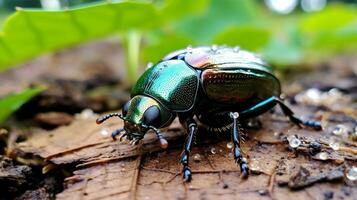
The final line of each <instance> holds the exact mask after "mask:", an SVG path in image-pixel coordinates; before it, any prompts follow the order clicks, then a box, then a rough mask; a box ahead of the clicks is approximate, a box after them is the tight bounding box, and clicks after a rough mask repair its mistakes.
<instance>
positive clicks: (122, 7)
mask: <svg viewBox="0 0 357 200" xmlns="http://www.w3.org/2000/svg"><path fill="white" fill-rule="evenodd" d="M158 17H159V15H158V11H157V9H156V8H155V7H154V5H153V4H150V3H137V2H136V3H135V2H119V3H101V4H97V5H90V6H86V7H81V8H76V9H70V10H64V11H44V10H22V9H20V10H17V11H16V12H15V13H14V14H12V15H11V16H10V17H9V18H8V19H7V20H6V22H5V24H4V30H3V32H2V33H0V71H2V70H5V69H7V68H9V67H10V65H13V64H16V63H19V62H21V61H24V60H26V59H29V58H32V57H34V56H37V55H39V54H41V53H45V52H49V51H54V50H57V49H60V48H65V47H69V46H73V45H75V44H79V43H83V42H85V41H89V40H92V39H95V38H98V37H103V36H106V35H109V34H112V33H114V32H120V31H122V32H124V31H128V30H131V29H133V28H135V30H145V29H150V28H152V27H153V26H157V24H158V22H159V18H158Z"/></svg>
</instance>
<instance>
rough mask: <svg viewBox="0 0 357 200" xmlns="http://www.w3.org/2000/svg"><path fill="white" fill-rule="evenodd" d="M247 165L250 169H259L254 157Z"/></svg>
mask: <svg viewBox="0 0 357 200" xmlns="http://www.w3.org/2000/svg"><path fill="white" fill-rule="evenodd" d="M248 165H249V169H250V170H253V171H259V170H260V167H259V162H258V160H257V159H255V158H253V159H250V160H249V163H248Z"/></svg>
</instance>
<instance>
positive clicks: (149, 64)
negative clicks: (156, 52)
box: [146, 62, 154, 69]
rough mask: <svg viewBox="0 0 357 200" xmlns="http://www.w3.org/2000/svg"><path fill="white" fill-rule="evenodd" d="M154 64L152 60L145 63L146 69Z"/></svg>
mask: <svg viewBox="0 0 357 200" xmlns="http://www.w3.org/2000/svg"><path fill="white" fill-rule="evenodd" d="M153 65H154V64H153V63H152V62H149V63H148V64H147V65H146V69H149V68H151V67H152V66H153Z"/></svg>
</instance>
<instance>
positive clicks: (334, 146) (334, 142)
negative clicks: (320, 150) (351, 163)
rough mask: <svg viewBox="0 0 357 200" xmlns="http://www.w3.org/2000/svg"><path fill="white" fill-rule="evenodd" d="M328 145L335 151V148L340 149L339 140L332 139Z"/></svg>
mask: <svg viewBox="0 0 357 200" xmlns="http://www.w3.org/2000/svg"><path fill="white" fill-rule="evenodd" d="M329 146H330V147H331V148H332V149H333V150H335V151H337V150H339V149H340V143H339V142H336V141H334V140H332V141H331V142H330V143H329Z"/></svg>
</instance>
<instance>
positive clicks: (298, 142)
mask: <svg viewBox="0 0 357 200" xmlns="http://www.w3.org/2000/svg"><path fill="white" fill-rule="evenodd" d="M287 140H288V141H289V146H290V147H291V148H298V147H299V146H300V145H301V140H299V139H298V138H297V137H296V136H295V135H290V136H288V138H287Z"/></svg>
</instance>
